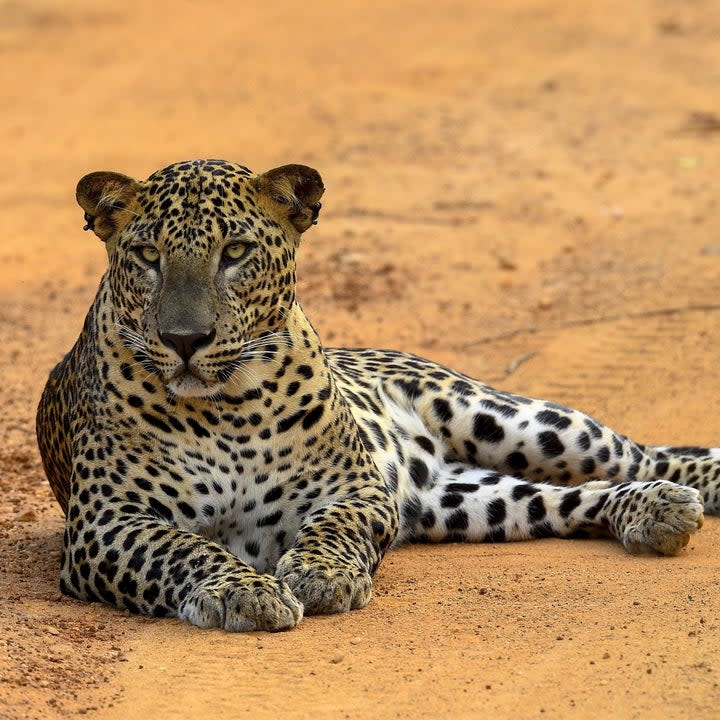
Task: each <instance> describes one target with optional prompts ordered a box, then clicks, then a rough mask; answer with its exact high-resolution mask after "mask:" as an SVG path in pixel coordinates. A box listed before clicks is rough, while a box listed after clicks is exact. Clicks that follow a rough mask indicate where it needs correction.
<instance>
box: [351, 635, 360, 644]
mask: <svg viewBox="0 0 720 720" xmlns="http://www.w3.org/2000/svg"><path fill="white" fill-rule="evenodd" d="M361 642H362V638H361V637H354V638H350V644H351V645H359V644H360V643H361Z"/></svg>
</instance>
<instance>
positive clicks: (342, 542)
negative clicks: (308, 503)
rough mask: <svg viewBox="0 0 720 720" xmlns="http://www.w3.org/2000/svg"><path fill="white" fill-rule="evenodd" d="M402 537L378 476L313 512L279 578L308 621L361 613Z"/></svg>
mask: <svg viewBox="0 0 720 720" xmlns="http://www.w3.org/2000/svg"><path fill="white" fill-rule="evenodd" d="M369 462H370V463H372V461H371V460H369ZM372 473H373V474H376V473H377V470H376V469H375V468H373V469H372ZM363 475H365V477H366V478H367V473H363V472H358V476H359V478H360V479H361V480H363ZM374 480H377V482H374ZM397 531H398V511H397V505H396V502H395V499H394V498H393V496H392V495H391V493H389V492H388V490H387V489H386V488H385V486H384V484H383V483H382V481H381V480H380V476H379V474H377V475H376V476H375V477H374V478H372V479H366V480H363V484H362V485H361V486H360V487H359V488H357V490H356V491H355V492H352V493H348V494H346V495H345V496H344V497H343V498H342V499H339V500H335V501H333V502H332V503H330V504H327V505H324V506H321V507H318V508H317V509H316V510H315V511H311V512H310V513H309V514H308V516H307V519H306V520H305V522H304V523H303V525H302V527H301V528H300V531H299V532H298V534H297V536H296V538H295V541H294V543H293V545H292V547H291V548H290V549H289V550H288V551H287V552H286V553H285V554H284V555H283V556H282V557H281V558H280V560H279V562H278V564H277V567H276V569H275V576H276V577H277V578H279V579H281V580H282V581H284V582H285V583H287V584H288V586H289V587H290V589H291V590H292V592H293V594H294V595H295V597H297V598H298V599H299V600H300V601H301V602H302V603H303V605H304V611H305V614H306V615H316V614H331V613H340V612H347V611H348V610H356V609H359V608H362V607H364V606H365V605H366V604H367V603H368V602H369V600H370V597H371V595H372V575H373V574H374V572H375V570H376V569H377V567H378V565H379V564H380V561H381V560H382V557H383V555H384V554H385V551H386V550H387V549H388V548H389V547H390V545H391V544H392V542H393V541H394V539H395V537H396V536H397Z"/></svg>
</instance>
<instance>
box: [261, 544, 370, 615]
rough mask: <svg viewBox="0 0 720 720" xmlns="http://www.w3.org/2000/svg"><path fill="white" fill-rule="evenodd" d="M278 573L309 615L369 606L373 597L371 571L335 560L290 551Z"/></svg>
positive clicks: (278, 568) (282, 561)
mask: <svg viewBox="0 0 720 720" xmlns="http://www.w3.org/2000/svg"><path fill="white" fill-rule="evenodd" d="M275 575H276V577H277V578H279V579H280V580H282V581H284V582H285V583H287V585H288V586H289V587H290V589H291V590H292V593H293V595H294V596H295V597H296V598H298V600H300V601H301V602H302V603H303V605H304V607H305V614H307V615H331V614H333V613H342V612H348V611H349V610H358V609H359V608H362V607H365V605H367V604H368V602H369V601H370V597H371V596H372V578H371V577H370V573H368V572H365V571H363V570H360V569H359V568H357V567H354V566H352V565H339V564H336V563H335V562H334V561H333V560H326V561H324V560H322V559H318V558H312V557H310V558H303V557H302V555H301V553H296V552H294V551H292V550H290V551H289V552H287V553H286V554H285V555H284V556H283V557H282V558H281V559H280V562H279V563H278V566H277V569H276V570H275Z"/></svg>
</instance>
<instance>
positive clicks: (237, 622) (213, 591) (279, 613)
mask: <svg viewBox="0 0 720 720" xmlns="http://www.w3.org/2000/svg"><path fill="white" fill-rule="evenodd" d="M302 616H303V606H302V604H301V603H300V602H298V600H297V599H296V598H295V597H294V596H293V594H292V592H291V591H290V589H289V588H288V587H287V585H285V583H283V582H280V581H278V580H277V579H275V578H274V577H272V576H271V575H258V576H256V577H253V578H249V579H238V580H236V579H234V578H229V579H222V580H218V581H214V582H212V583H207V584H205V585H201V586H200V587H198V588H195V589H194V590H192V591H191V592H190V593H189V594H188V595H187V597H185V599H184V600H183V601H182V603H181V604H180V607H179V608H178V617H179V618H180V619H181V620H187V621H188V622H191V623H192V624H193V625H198V626H199V627H204V628H209V627H220V628H224V629H225V630H227V631H229V632H247V631H250V630H270V631H278V630H290V629H291V628H294V627H295V626H296V625H297V624H298V623H299V622H300V620H301V619H302Z"/></svg>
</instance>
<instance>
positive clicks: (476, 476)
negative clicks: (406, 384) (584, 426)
mask: <svg viewBox="0 0 720 720" xmlns="http://www.w3.org/2000/svg"><path fill="white" fill-rule="evenodd" d="M449 469H450V470H451V472H450V473H448V469H446V470H445V471H444V472H441V473H438V475H437V477H436V480H435V482H434V484H433V485H432V486H430V487H426V488H423V489H415V488H413V489H412V490H408V495H409V497H407V498H406V500H405V502H403V503H402V505H401V507H402V513H401V526H400V534H399V536H398V542H404V541H429V542H446V541H469V542H483V541H488V542H499V541H504V540H525V539H531V538H541V537H560V538H567V537H579V536H584V537H587V536H594V537H597V536H602V535H610V536H613V537H615V538H617V539H618V540H620V541H621V542H622V544H623V545H624V546H625V548H626V549H627V550H628V551H630V552H633V553H639V552H657V553H660V554H663V555H676V554H677V553H679V552H680V551H681V550H682V549H683V548H684V547H685V545H686V544H687V542H688V540H689V537H690V534H691V533H693V532H695V531H696V530H698V529H699V528H700V526H701V525H702V503H701V502H700V497H699V495H698V493H697V491H696V490H693V489H691V488H686V487H680V486H678V485H676V484H674V483H671V482H668V481H665V480H656V481H652V482H628V483H624V484H621V485H618V484H616V483H612V482H610V481H603V480H597V481H591V482H588V483H585V484H583V485H581V486H579V487H576V488H562V487H558V486H555V485H549V484H545V483H531V482H527V481H525V480H521V479H518V478H514V477H510V476H508V475H502V474H500V473H498V472H495V471H492V470H481V469H469V470H468V469H463V467H462V466H456V467H455V468H454V472H452V469H453V468H449Z"/></svg>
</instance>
